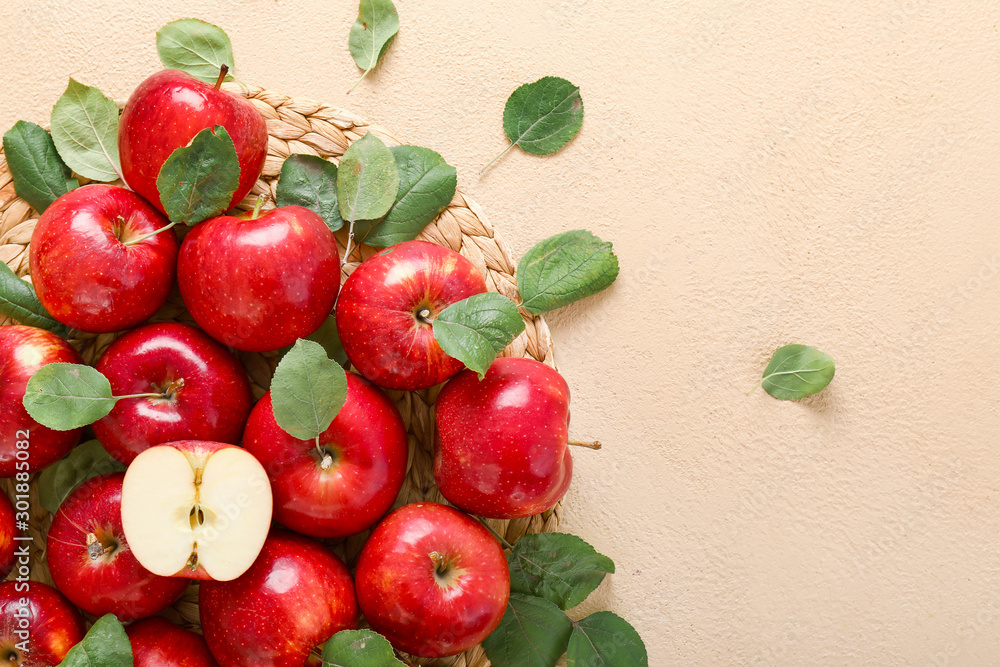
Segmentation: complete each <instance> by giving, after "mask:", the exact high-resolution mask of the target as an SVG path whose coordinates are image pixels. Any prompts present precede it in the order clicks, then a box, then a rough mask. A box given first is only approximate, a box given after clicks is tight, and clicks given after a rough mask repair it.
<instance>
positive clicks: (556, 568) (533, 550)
mask: <svg viewBox="0 0 1000 667" xmlns="http://www.w3.org/2000/svg"><path fill="white" fill-rule="evenodd" d="M507 563H508V565H509V566H510V590H511V591H514V592H517V593H525V594H527V595H537V596H538V597H542V598H545V599H546V600H548V601H549V602H552V603H554V604H556V605H558V607H559V608H560V609H572V608H573V607H575V606H576V605H578V604H580V603H581V602H583V601H584V600H586V599H587V596H588V595H590V594H591V593H593V592H594V589H595V588H597V587H598V586H599V585H600V584H601V582H602V581H604V575H605V574H608V573H613V572H614V571H615V564H614V561H612V560H611V559H610V558H608V557H607V556H604V555H601V554H599V553H597V551H596V550H595V549H594V547H592V546H590V545H589V544H587V543H586V542H584V541H583V540H582V539H580V538H579V537H577V536H576V535H567V534H565V533H537V534H531V535H525V536H524V537H522V538H521V539H520V540H518V541H517V544H515V545H514V548H513V549H512V550H511V552H510V553H509V554H507Z"/></svg>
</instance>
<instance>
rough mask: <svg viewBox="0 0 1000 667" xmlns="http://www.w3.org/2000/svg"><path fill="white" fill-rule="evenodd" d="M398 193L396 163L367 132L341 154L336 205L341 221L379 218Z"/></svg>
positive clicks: (380, 141)
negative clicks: (338, 208) (338, 207)
mask: <svg viewBox="0 0 1000 667" xmlns="http://www.w3.org/2000/svg"><path fill="white" fill-rule="evenodd" d="M398 191H399V172H398V171H397V170H396V159H395V158H394V157H393V155H392V151H391V150H389V147H388V146H386V145H385V144H384V143H383V142H382V140H381V139H379V138H378V137H376V136H375V135H374V134H372V133H371V132H369V133H368V134H366V135H365V136H363V137H361V138H360V139H358V140H357V141H355V142H354V143H353V144H351V146H350V147H349V148H348V149H347V150H346V151H344V155H343V157H341V158H340V167H339V168H338V169H337V203H338V204H339V206H340V216H341V217H342V218H343V219H344V220H345V221H348V222H355V221H358V220H376V219H378V218H381V217H382V216H383V215H385V214H386V213H388V212H389V209H390V208H391V207H392V205H393V203H394V202H395V201H396V194H397V192H398Z"/></svg>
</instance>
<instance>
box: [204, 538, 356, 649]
mask: <svg viewBox="0 0 1000 667" xmlns="http://www.w3.org/2000/svg"><path fill="white" fill-rule="evenodd" d="M198 609H199V612H200V614H201V627H202V630H203V631H204V633H205V641H207V642H208V647H209V648H210V649H211V650H212V655H214V656H215V659H216V660H218V661H219V664H220V665H222V667H244V666H246V665H253V666H254V667H302V666H303V665H304V664H306V662H307V661H309V662H310V664H319V663H318V661H315V660H310V658H309V656H310V653H311V652H312V651H313V649H314V648H316V647H317V646H319V645H321V644H323V643H324V642H325V641H326V640H327V639H329V638H330V637H331V636H333V635H334V634H336V633H337V632H339V631H341V630H347V629H354V628H356V627H357V626H358V606H357V601H356V598H355V596H354V584H353V582H352V581H351V575H350V572H348V570H347V567H346V566H345V565H344V564H343V563H342V562H341V561H340V560H339V559H338V558H337V557H336V556H335V555H333V553H332V552H330V551H329V550H328V549H327V548H326V547H324V546H322V545H320V544H319V543H317V542H314V541H313V540H311V539H309V538H307V537H302V536H301V535H295V534H294V533H289V532H286V531H274V532H272V533H271V535H270V536H269V537H268V538H267V541H266V542H265V543H264V548H263V549H261V552H260V556H258V557H257V560H256V561H255V562H254V564H253V566H251V568H250V569H249V570H247V571H246V572H245V573H244V574H243V576H241V577H239V578H238V579H235V580H233V581H225V582H222V581H206V582H203V583H202V584H201V588H200V591H199V598H198Z"/></svg>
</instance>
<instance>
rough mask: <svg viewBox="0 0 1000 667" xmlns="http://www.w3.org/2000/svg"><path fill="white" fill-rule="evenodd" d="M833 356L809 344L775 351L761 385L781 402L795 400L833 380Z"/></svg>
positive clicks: (814, 391)
mask: <svg viewBox="0 0 1000 667" xmlns="http://www.w3.org/2000/svg"><path fill="white" fill-rule="evenodd" d="M834 371H835V364H834V362H833V358H832V357H831V356H830V355H828V354H824V353H822V352H820V351H819V350H817V349H816V348H814V347H809V346H808V345H785V346H784V347H779V348H778V349H777V350H775V352H774V355H772V357H771V361H770V363H768V364H767V368H765V369H764V377H763V379H762V380H761V382H760V386H762V387H764V391H766V392H767V393H769V394H770V395H771V396H774V397H775V398H778V399H781V400H782V401H794V400H798V399H800V398H805V397H806V396H809V395H811V394H815V393H816V392H818V391H821V390H823V389H824V388H825V387H826V385H828V384H830V380H832V379H833V374H834Z"/></svg>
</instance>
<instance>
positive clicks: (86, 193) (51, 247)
mask: <svg viewBox="0 0 1000 667" xmlns="http://www.w3.org/2000/svg"><path fill="white" fill-rule="evenodd" d="M168 224H170V223H169V221H168V220H167V219H166V218H165V217H163V216H162V215H161V214H160V212H159V211H157V210H156V209H155V208H153V207H152V206H150V205H149V202H147V201H146V200H145V199H143V198H142V197H140V196H138V195H137V194H136V193H134V192H132V191H131V190H126V189H125V188H119V187H115V186H113V185H102V184H92V185H86V186H84V187H82V188H77V189H76V190H72V191H70V192H67V193H66V194H64V195H63V196H61V197H59V199H57V200H55V201H54V202H52V205H51V206H49V207H48V208H47V209H45V213H43V214H42V217H41V218H39V219H38V224H37V225H36V226H35V231H34V232H33V233H32V235H31V245H30V246H29V247H30V262H31V280H32V284H33V285H34V286H35V291H36V292H37V293H38V300H39V301H41V302H42V305H43V306H45V309H46V310H48V311H49V313H51V314H52V317H54V318H56V319H57V320H59V321H60V322H62V323H63V324H65V325H66V326H68V327H71V328H73V329H80V330H81V331H89V332H92V333H107V332H111V331H122V330H124V329H128V328H130V327H134V326H135V325H137V324H141V323H142V322H145V321H146V320H148V319H149V318H150V317H151V316H152V315H153V313H155V312H156V311H157V310H159V308H160V306H162V305H163V304H164V302H165V301H166V300H167V296H169V294H170V290H171V288H172V287H173V284H174V273H175V268H176V265H177V248H178V243H177V236H176V234H174V231H173V230H172V229H168V230H166V231H164V232H161V233H159V234H156V235H155V236H150V237H148V238H142V237H145V236H146V235H147V234H150V233H152V232H155V231H156V230H158V229H161V228H163V227H165V226H166V225H168Z"/></svg>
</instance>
